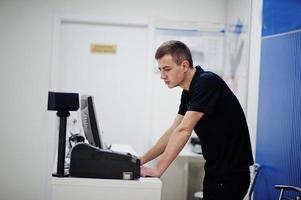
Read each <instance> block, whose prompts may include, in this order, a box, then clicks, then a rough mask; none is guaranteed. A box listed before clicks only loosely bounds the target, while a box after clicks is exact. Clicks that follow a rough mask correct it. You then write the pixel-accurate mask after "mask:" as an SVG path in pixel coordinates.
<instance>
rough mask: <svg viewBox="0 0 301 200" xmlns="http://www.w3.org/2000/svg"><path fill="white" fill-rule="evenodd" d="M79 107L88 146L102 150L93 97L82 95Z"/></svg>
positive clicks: (102, 145) (102, 143)
mask: <svg viewBox="0 0 301 200" xmlns="http://www.w3.org/2000/svg"><path fill="white" fill-rule="evenodd" d="M80 107H81V119H82V124H83V129H84V133H85V136H86V139H87V140H88V142H89V144H91V145H93V146H95V147H98V148H101V149H104V148H105V145H104V142H103V139H102V135H101V132H99V128H98V122H97V119H96V112H95V106H94V100H93V97H92V96H88V95H82V96H81V106H80Z"/></svg>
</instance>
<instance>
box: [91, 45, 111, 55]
mask: <svg viewBox="0 0 301 200" xmlns="http://www.w3.org/2000/svg"><path fill="white" fill-rule="evenodd" d="M90 50H91V53H112V54H116V52H117V46H116V45H109V44H91V49H90Z"/></svg>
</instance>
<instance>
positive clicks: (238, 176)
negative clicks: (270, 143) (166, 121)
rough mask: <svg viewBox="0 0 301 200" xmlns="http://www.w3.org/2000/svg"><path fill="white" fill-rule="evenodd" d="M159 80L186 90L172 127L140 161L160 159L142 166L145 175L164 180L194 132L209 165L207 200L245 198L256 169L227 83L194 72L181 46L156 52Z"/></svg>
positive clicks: (197, 70) (245, 128) (164, 46)
mask: <svg viewBox="0 0 301 200" xmlns="http://www.w3.org/2000/svg"><path fill="white" fill-rule="evenodd" d="M155 58H156V59H157V61H158V64H159V70H160V73H161V79H163V81H164V82H165V84H166V85H167V86H168V87H169V88H174V87H177V86H179V87H181V88H183V92H182V96H181V103H180V107H179V111H178V115H177V116H176V118H175V120H174V122H173V123H172V125H171V126H170V128H168V129H167V130H166V132H165V133H164V134H163V135H162V136H161V138H160V139H159V140H158V142H157V143H156V144H155V145H154V146H153V147H152V148H151V149H150V150H149V151H148V152H147V153H146V154H144V155H143V156H142V157H141V158H140V160H141V165H143V164H145V163H147V162H148V161H150V160H153V159H154V158H156V157H158V156H159V155H161V157H160V159H159V160H158V162H157V163H156V164H155V166H154V167H153V168H149V167H146V166H141V175H142V176H153V177H160V176H161V175H162V174H163V172H164V171H165V170H166V169H167V168H168V166H169V165H170V164H171V163H172V161H173V160H174V159H175V158H176V156H177V155H178V154H179V152H180V151H181V150H182V148H183V147H184V145H185V144H186V143H187V141H188V140H189V138H190V136H191V133H192V131H193V130H194V131H195V133H196V134H197V136H198V137H199V139H200V142H201V146H202V151H203V156H204V159H205V160H206V163H205V178H204V183H203V188H204V191H203V194H204V199H205V200H209V199H210V200H211V199H218V200H221V199H231V200H235V199H243V197H244V196H245V194H246V192H247V190H248V187H249V183H250V173H249V166H250V165H252V164H253V156H252V151H251V144H250V137H249V131H248V126H247V123H246V119H245V115H244V112H243V110H242V108H241V106H240V104H239V102H238V100H237V98H236V97H235V95H234V94H233V93H232V92H231V90H230V89H229V87H228V86H227V84H226V83H225V82H224V81H223V80H222V79H221V78H220V77H219V76H217V75H216V74H214V73H212V72H208V71H204V70H203V69H202V68H201V67H200V66H197V67H195V68H194V67H193V61H192V57H191V53H190V50H189V48H188V47H187V46H186V45H185V44H184V43H182V42H180V41H174V40H173V41H168V42H165V43H163V44H162V45H161V46H160V47H159V48H158V49H157V52H156V55H155Z"/></svg>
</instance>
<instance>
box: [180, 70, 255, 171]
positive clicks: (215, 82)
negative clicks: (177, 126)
mask: <svg viewBox="0 0 301 200" xmlns="http://www.w3.org/2000/svg"><path fill="white" fill-rule="evenodd" d="M186 111H197V112H203V113H204V115H203V117H202V118H201V119H200V121H199V122H198V123H197V124H196V126H195V127H194V131H195V132H196V134H197V136H198V137H199V139H200V142H201V146H202V151H203V156H204V158H205V160H206V164H205V172H206V173H208V174H212V175H214V174H215V175H218V176H219V175H224V174H233V173H235V172H239V171H244V170H246V169H248V166H250V165H252V164H253V156H252V150H251V143H250V136H249V130H248V126H247V122H246V118H245V115H244V112H243V110H242V108H241V106H240V103H239V101H238V100H237V98H236V96H235V95H234V94H233V92H232V91H231V90H230V88H229V87H228V86H227V84H226V83H225V82H224V81H223V79H222V78H220V77H219V76H218V75H216V74H214V73H212V72H209V71H204V70H203V69H202V68H201V67H200V66H197V67H196V72H195V74H194V76H193V78H192V81H191V84H190V86H189V90H188V91H187V90H183V92H182V96H181V104H180V108H179V112H178V113H179V114H180V115H185V113H186Z"/></svg>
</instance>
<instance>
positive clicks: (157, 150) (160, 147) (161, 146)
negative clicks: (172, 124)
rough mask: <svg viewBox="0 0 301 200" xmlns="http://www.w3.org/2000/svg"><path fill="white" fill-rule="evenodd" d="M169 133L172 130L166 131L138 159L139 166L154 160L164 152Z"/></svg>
mask: <svg viewBox="0 0 301 200" xmlns="http://www.w3.org/2000/svg"><path fill="white" fill-rule="evenodd" d="M171 132H172V130H171V129H168V130H167V131H166V132H165V133H164V134H163V135H162V136H161V137H160V139H159V140H158V141H157V143H156V144H155V145H154V146H153V147H152V148H151V149H150V150H149V151H147V152H146V153H145V154H144V155H143V156H142V157H141V158H140V162H141V165H143V164H144V163H147V162H149V161H151V160H153V159H155V158H156V157H158V156H159V155H161V154H162V153H163V152H164V150H165V148H166V145H167V142H168V139H169V137H170V134H171Z"/></svg>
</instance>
